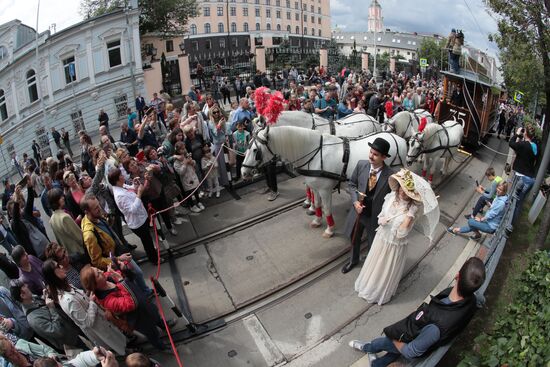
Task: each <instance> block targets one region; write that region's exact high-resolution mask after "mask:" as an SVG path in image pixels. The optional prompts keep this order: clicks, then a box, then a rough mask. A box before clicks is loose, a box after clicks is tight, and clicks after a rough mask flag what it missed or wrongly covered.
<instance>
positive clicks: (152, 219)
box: [147, 149, 223, 367]
mask: <svg viewBox="0 0 550 367" xmlns="http://www.w3.org/2000/svg"><path fill="white" fill-rule="evenodd" d="M221 152H223V149H220V150H219V151H218V154H217V155H216V160H217V159H218V157H219V155H220V154H221ZM213 168H214V165H212V166H211V167H210V169H209V170H208V172H207V173H206V175H204V177H203V179H202V180H201V182H199V184H198V185H197V187H196V188H195V189H194V190H193V191H191V193H190V194H189V195H188V196H187V197H185V198H184V199H183V200H181V201H179V202H177V203H176V204H173V205H172V206H170V207H168V208H165V209H163V210H160V211H157V210H155V208H154V207H153V205H151V204H150V203H149V206H148V208H147V212H148V214H149V220H150V223H152V224H153V231H154V233H155V246H156V248H157V272H156V274H155V277H154V278H153V277H151V279H150V280H151V284H152V285H153V292H154V293H155V299H156V302H157V307H158V309H159V313H160V317H161V318H162V322H163V323H164V329H165V330H166V334H167V335H168V339H169V340H170V346H171V348H172V353H174V356H175V357H176V362H177V363H178V366H179V367H183V363H182V362H181V360H180V357H179V354H178V350H177V348H176V345H175V344H174V339H173V338H172V334H171V333H170V328H169V327H168V322H167V321H166V315H165V314H164V310H163V308H162V305H161V303H160V298H159V295H158V292H157V288H156V287H155V281H156V280H158V279H159V277H160V244H159V234H158V230H157V222H156V221H155V217H156V216H157V215H159V214H161V213H164V212H165V211H168V210H170V209H172V208H176V207H177V206H179V205H181V204H182V203H184V202H185V201H186V200H187V199H189V198H190V197H191V196H192V195H193V194H194V193H195V192H196V191H197V190H198V189H199V188H200V187H201V185H202V184H203V183H204V181H205V180H206V178H207V177H208V175H210V172H211V171H212V169H213Z"/></svg>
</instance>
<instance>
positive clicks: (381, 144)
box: [369, 138, 391, 158]
mask: <svg viewBox="0 0 550 367" xmlns="http://www.w3.org/2000/svg"><path fill="white" fill-rule="evenodd" d="M369 147H371V148H372V149H374V150H376V151H377V152H379V153H380V154H382V155H384V156H386V157H388V158H389V157H391V155H389V151H390V143H388V142H387V141H386V140H385V139H382V138H376V139H374V141H373V142H372V143H369Z"/></svg>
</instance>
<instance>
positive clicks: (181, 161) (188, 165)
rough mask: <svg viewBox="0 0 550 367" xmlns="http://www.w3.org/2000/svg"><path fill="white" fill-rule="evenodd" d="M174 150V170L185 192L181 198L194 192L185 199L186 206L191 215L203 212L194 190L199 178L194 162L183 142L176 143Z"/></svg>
mask: <svg viewBox="0 0 550 367" xmlns="http://www.w3.org/2000/svg"><path fill="white" fill-rule="evenodd" d="M175 149H176V154H174V158H175V159H174V170H175V171H176V172H177V173H178V175H179V176H180V180H181V184H182V186H183V190H184V191H185V192H184V193H183V197H188V196H189V195H190V194H191V192H193V191H194V192H193V195H191V197H189V199H187V206H188V207H189V210H191V211H192V212H193V213H200V212H201V211H203V210H204V205H203V204H202V203H201V201H200V197H199V193H198V190H195V189H196V188H197V187H198V186H199V178H198V177H197V173H196V172H195V161H194V160H193V158H192V157H191V154H189V153H188V152H187V150H186V149H185V143H184V142H182V141H178V142H177V143H176V146H175Z"/></svg>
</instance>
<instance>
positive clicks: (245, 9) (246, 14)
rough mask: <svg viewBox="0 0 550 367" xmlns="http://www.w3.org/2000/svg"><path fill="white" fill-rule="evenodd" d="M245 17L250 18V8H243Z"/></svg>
mask: <svg viewBox="0 0 550 367" xmlns="http://www.w3.org/2000/svg"><path fill="white" fill-rule="evenodd" d="M243 16H244V17H247V16H248V8H243Z"/></svg>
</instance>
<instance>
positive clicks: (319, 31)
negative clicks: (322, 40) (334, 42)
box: [319, 29, 321, 37]
mask: <svg viewBox="0 0 550 367" xmlns="http://www.w3.org/2000/svg"><path fill="white" fill-rule="evenodd" d="M319 37H321V30H320V29H319Z"/></svg>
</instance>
